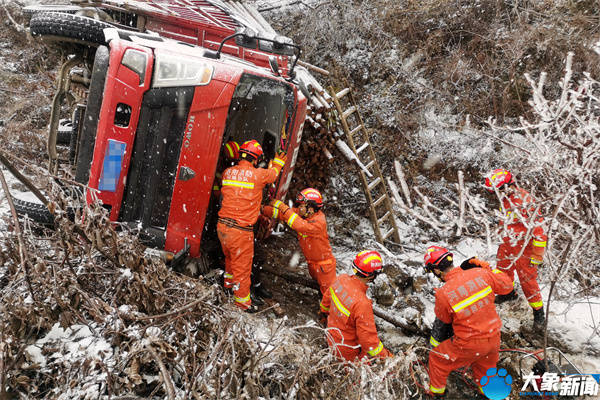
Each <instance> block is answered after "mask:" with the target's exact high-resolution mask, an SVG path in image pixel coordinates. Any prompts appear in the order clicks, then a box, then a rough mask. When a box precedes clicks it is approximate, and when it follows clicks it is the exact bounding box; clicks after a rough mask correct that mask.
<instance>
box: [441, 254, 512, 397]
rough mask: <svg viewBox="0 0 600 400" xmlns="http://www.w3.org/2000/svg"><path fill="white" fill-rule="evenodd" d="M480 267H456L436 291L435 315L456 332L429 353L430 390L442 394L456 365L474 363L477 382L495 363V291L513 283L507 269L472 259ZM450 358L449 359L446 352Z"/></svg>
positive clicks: (497, 342) (497, 331)
mask: <svg viewBox="0 0 600 400" xmlns="http://www.w3.org/2000/svg"><path fill="white" fill-rule="evenodd" d="M473 263H474V264H476V265H479V266H480V267H479V268H471V269H467V270H463V269H461V268H460V267H454V268H452V269H451V270H450V271H449V272H447V273H446V275H445V281H446V282H445V284H444V286H442V287H441V288H439V289H437V290H436V293H435V316H436V318H437V319H439V320H441V321H442V322H443V323H444V324H452V328H453V330H454V336H453V337H451V338H449V339H446V340H443V341H442V342H441V343H439V342H438V341H437V340H436V338H434V337H433V336H432V337H431V339H430V343H431V344H432V345H433V346H434V347H435V348H434V349H433V350H432V351H431V352H430V353H429V382H430V386H429V390H430V392H432V393H435V394H443V393H444V391H445V390H446V379H447V378H448V375H449V374H450V372H452V371H453V370H455V369H458V368H461V367H464V366H469V365H470V366H471V369H472V370H473V375H474V377H475V380H476V382H479V380H480V379H481V377H482V376H483V375H485V373H486V371H487V370H488V369H489V368H493V367H495V366H496V363H497V362H498V352H499V350H500V328H501V327H502V322H501V321H500V318H499V317H498V313H497V312H496V306H495V305H494V294H495V293H496V294H508V293H510V292H511V291H512V289H513V285H512V282H511V280H510V278H509V277H508V275H506V274H505V273H503V272H502V271H500V270H497V269H494V270H492V269H490V267H489V264H488V263H486V262H485V261H480V260H477V259H473ZM444 355H446V356H448V357H449V359H446V358H445V356H444Z"/></svg>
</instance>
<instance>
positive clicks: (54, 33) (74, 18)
mask: <svg viewBox="0 0 600 400" xmlns="http://www.w3.org/2000/svg"><path fill="white" fill-rule="evenodd" d="M112 27H113V26H112V25H111V24H108V23H106V22H102V21H98V20H95V19H92V18H87V17H83V16H81V15H72V14H65V13H61V12H41V13H36V14H35V15H34V16H33V17H31V22H30V24H29V28H30V30H31V34H32V35H33V36H37V35H39V36H46V37H50V38H57V39H59V40H61V41H67V42H76V43H83V44H86V45H92V46H99V45H106V44H107V42H106V39H105V37H104V31H103V30H104V29H105V28H112Z"/></svg>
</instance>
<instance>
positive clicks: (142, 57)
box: [121, 49, 148, 85]
mask: <svg viewBox="0 0 600 400" xmlns="http://www.w3.org/2000/svg"><path fill="white" fill-rule="evenodd" d="M147 60H148V56H147V55H146V53H142V52H141V51H138V50H134V49H127V50H126V51H125V54H124V55H123V60H122V61H121V64H123V65H124V66H126V67H127V68H129V69H131V70H132V71H134V72H135V73H136V74H138V75H139V76H140V85H143V84H144V78H145V77H146V64H147V62H148V61H147Z"/></svg>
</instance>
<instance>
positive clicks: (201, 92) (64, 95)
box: [21, 0, 308, 257]
mask: <svg viewBox="0 0 600 400" xmlns="http://www.w3.org/2000/svg"><path fill="white" fill-rule="evenodd" d="M25 12H26V13H29V14H30V15H31V21H30V31H31V33H32V34H33V35H34V36H41V37H42V38H43V39H44V40H52V41H58V43H59V44H60V46H61V47H62V48H63V49H67V51H68V54H70V55H69V56H68V57H67V58H66V61H65V63H64V64H63V65H62V66H61V68H60V70H59V75H58V78H57V91H56V95H55V97H54V101H53V105H52V110H51V121H50V130H49V135H48V156H49V161H50V169H51V171H52V172H57V171H59V169H60V168H61V165H63V164H68V163H69V162H70V165H71V168H73V172H74V175H75V179H76V181H78V182H79V183H81V184H84V185H87V186H88V187H89V189H90V190H88V191H87V194H86V201H87V202H88V203H89V202H91V201H95V199H98V200H100V201H101V202H102V205H103V207H105V208H106V209H107V210H108V211H109V215H110V219H111V220H112V221H118V222H120V223H122V224H125V225H130V226H132V227H135V228H136V229H138V230H139V232H140V237H142V238H143V239H144V240H145V242H146V243H147V244H148V245H149V246H151V247H155V248H158V249H164V250H165V251H167V252H169V253H172V254H179V255H182V254H184V255H190V256H192V257H199V256H201V255H202V252H201V242H202V240H203V237H204V239H205V240H206V239H207V238H209V237H211V238H213V239H215V238H216V234H214V232H215V225H216V219H215V218H214V215H215V213H216V212H217V203H218V202H217V201H216V199H215V196H213V195H211V193H212V188H213V181H214V179H215V176H216V174H217V173H218V172H220V171H218V169H219V168H222V167H221V165H223V163H222V161H220V160H219V158H220V155H221V154H223V152H222V151H221V149H222V146H224V144H225V143H226V142H227V141H230V140H234V141H236V142H238V143H240V144H241V143H242V142H244V141H247V140H251V139H256V140H258V141H259V142H260V143H261V145H262V147H263V149H264V152H265V159H267V160H268V159H270V158H272V157H273V156H274V155H275V154H276V152H278V151H280V150H284V151H286V152H287V153H288V155H289V156H288V162H287V164H286V165H285V167H284V169H283V171H282V173H281V174H280V176H279V178H278V180H277V181H276V182H275V184H273V186H272V187H270V188H269V189H268V190H269V192H270V193H269V195H271V196H276V197H278V198H281V197H282V196H285V194H286V192H287V190H288V186H289V184H290V181H291V177H292V172H293V168H294V164H295V161H296V158H297V154H298V150H299V144H300V140H301V135H302V128H303V123H304V120H305V115H306V110H307V100H308V91H307V90H306V86H305V85H304V84H303V83H302V81H301V80H300V79H299V78H298V77H297V76H296V73H295V70H294V69H295V64H296V62H297V60H298V57H299V55H300V48H299V47H298V46H296V45H294V44H293V43H292V41H291V40H290V39H289V38H286V37H282V36H279V35H277V34H276V33H275V32H274V31H273V29H272V28H271V27H270V26H269V24H268V23H267V22H266V21H265V20H264V19H263V18H262V17H261V16H260V14H258V12H257V11H256V10H254V9H252V8H250V7H248V6H246V5H244V4H243V3H240V2H233V1H217V0H211V1H207V0H146V1H129V0H124V1H114V2H113V1H102V2H91V3H82V2H78V3H74V4H72V5H55V6H54V5H53V6H48V5H45V6H44V5H38V6H32V7H29V8H26V9H25ZM306 75H307V74H306V73H304V76H306ZM65 115H66V116H67V118H61V117H63V116H65ZM65 136H66V137H65ZM57 142H58V144H60V143H64V144H68V145H69V146H68V147H69V150H68V155H67V156H61V154H60V153H61V151H60V149H59V148H57ZM63 153H64V151H63ZM21 205H22V203H21ZM21 208H22V209H24V210H23V213H27V210H28V207H27V206H25V207H21ZM29 208H30V207H29ZM211 225H212V226H211Z"/></svg>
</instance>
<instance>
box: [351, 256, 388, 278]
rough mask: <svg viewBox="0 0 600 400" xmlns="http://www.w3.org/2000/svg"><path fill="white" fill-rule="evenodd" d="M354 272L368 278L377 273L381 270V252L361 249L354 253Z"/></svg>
mask: <svg viewBox="0 0 600 400" xmlns="http://www.w3.org/2000/svg"><path fill="white" fill-rule="evenodd" d="M352 267H353V268H354V273H355V274H356V275H358V276H361V277H363V278H370V277H372V276H373V277H375V276H377V275H379V274H380V273H381V272H382V267H383V261H381V254H379V253H378V252H376V251H375V250H365V251H361V252H360V253H358V254H357V255H356V258H354V261H353V262H352Z"/></svg>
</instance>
